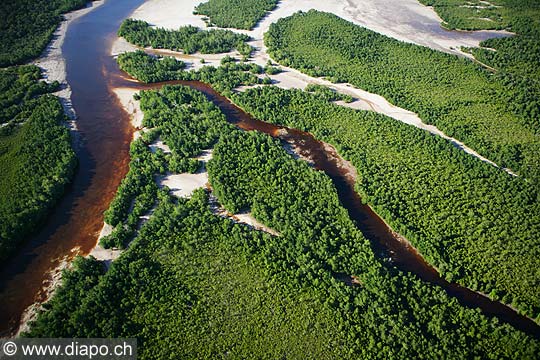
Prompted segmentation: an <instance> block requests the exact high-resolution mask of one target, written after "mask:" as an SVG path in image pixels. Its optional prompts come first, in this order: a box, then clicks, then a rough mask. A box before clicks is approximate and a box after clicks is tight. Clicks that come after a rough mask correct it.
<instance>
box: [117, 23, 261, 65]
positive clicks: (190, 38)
mask: <svg viewBox="0 0 540 360" xmlns="http://www.w3.org/2000/svg"><path fill="white" fill-rule="evenodd" d="M118 36H122V37H124V38H125V39H126V40H127V41H129V42H130V43H133V44H135V45H138V46H142V47H147V46H151V47H153V48H154V49H169V50H174V51H183V52H184V53H186V54H192V53H195V52H201V53H203V54H219V53H226V52H230V51H232V50H234V49H237V50H238V51H239V52H240V53H241V54H243V55H245V56H249V54H250V53H251V50H252V48H251V46H249V45H248V44H246V41H248V40H249V36H247V35H243V34H237V33H234V32H232V31H229V30H221V29H211V30H201V29H199V28H197V27H195V26H183V27H181V28H179V29H177V30H166V29H162V28H153V27H151V26H150V24H148V23H147V22H145V21H142V20H133V19H126V20H125V21H124V22H123V23H122V25H121V26H120V29H119V30H118Z"/></svg>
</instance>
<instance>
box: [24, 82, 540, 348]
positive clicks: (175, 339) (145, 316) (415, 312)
mask: <svg viewBox="0 0 540 360" xmlns="http://www.w3.org/2000/svg"><path fill="white" fill-rule="evenodd" d="M309 96H311V97H313V98H314V99H318V100H317V101H322V102H325V103H326V100H324V99H323V98H322V97H319V96H316V95H309ZM142 98H143V99H145V100H144V101H145V102H147V104H146V106H148V107H147V108H146V110H145V116H146V115H149V116H150V118H149V119H151V120H149V121H150V122H149V123H147V125H148V126H150V125H151V124H153V125H155V126H161V129H162V133H161V134H162V135H164V136H165V134H168V138H167V142H168V143H170V144H173V145H172V146H173V147H174V148H175V149H176V150H175V151H178V150H179V149H181V148H182V147H183V146H184V145H183V144H184V142H183V141H182V139H186V142H187V144H190V145H186V146H187V147H186V148H184V149H185V150H186V151H187V152H186V153H185V155H183V156H192V154H193V152H191V151H196V147H197V146H199V147H205V146H208V141H213V140H214V139H215V140H216V141H217V142H216V144H215V147H214V157H213V159H212V160H211V163H210V164H209V171H210V177H211V183H212V185H213V186H214V189H215V194H216V195H217V196H218V198H219V200H220V201H221V202H223V203H224V204H225V205H226V207H227V208H229V209H231V210H234V209H235V208H239V207H249V208H250V209H251V211H252V212H253V214H254V215H255V216H256V217H257V218H258V219H259V220H260V221H262V222H264V223H266V224H267V225H270V226H272V227H274V228H275V229H276V230H278V231H279V232H280V236H271V235H268V234H266V233H261V232H259V231H255V230H252V229H250V228H249V227H247V226H245V225H240V224H235V223H233V222H232V221H231V220H230V219H226V218H221V217H219V216H217V215H214V214H213V213H212V212H211V210H210V206H209V199H208V194H207V192H206V191H204V190H203V189H201V190H199V191H197V192H196V193H195V194H194V195H193V197H192V198H191V199H190V200H186V199H173V198H172V197H171V196H169V195H167V194H166V193H164V192H158V196H157V201H158V206H157V208H156V210H155V212H154V214H153V215H152V217H151V218H150V220H149V221H148V222H147V223H146V224H145V225H144V226H143V228H142V229H141V230H140V232H139V234H138V235H137V237H136V239H135V240H134V242H133V243H132V245H131V246H130V248H129V249H128V250H126V252H125V253H124V254H122V256H121V257H120V258H119V259H118V260H116V261H115V262H113V264H112V266H111V268H110V269H109V271H108V272H107V273H106V274H105V275H101V274H102V273H101V271H100V269H99V267H97V266H96V265H95V264H94V261H93V260H92V259H90V260H87V261H86V262H82V263H80V264H77V266H76V268H75V270H74V273H72V274H68V275H67V276H66V280H65V283H64V285H63V287H62V289H61V290H59V291H58V293H57V295H56V296H55V298H53V300H52V301H51V302H50V304H49V305H48V306H47V307H46V312H44V313H42V314H41V315H40V317H39V318H38V320H37V321H36V322H35V323H34V324H33V326H32V328H31V330H30V332H29V333H28V334H27V335H30V336H41V337H50V336H62V337H73V336H77V337H79V336H81V337H136V338H137V339H138V345H139V349H138V353H139V356H140V357H141V358H143V359H161V358H170V357H171V356H173V357H175V358H215V357H219V356H222V355H223V354H227V356H230V357H233V358H253V357H256V358H269V359H275V358H282V357H286V358H306V357H312V358H317V359H326V358H328V359H330V358H340V359H341V358H344V359H348V358H350V359H358V358H381V359H382V358H385V359H386V358H403V359H410V358H433V357H434V356H436V357H441V358H442V357H444V358H456V359H458V358H474V357H482V358H493V359H495V358H499V359H500V358H515V357H518V358H531V359H532V358H534V356H535V354H536V353H537V352H538V346H539V344H538V342H537V341H536V340H533V339H531V338H530V337H527V336H526V335H524V334H523V333H520V332H517V331H515V330H514V329H512V328H511V327H509V326H508V325H501V324H499V323H498V322H497V321H495V320H489V319H487V318H486V317H484V316H483V315H481V314H480V313H479V312H478V311H476V310H470V309H466V308H464V307H462V306H461V305H459V303H458V302H457V301H456V300H455V299H452V298H449V297H448V296H447V295H446V293H445V292H444V291H442V290H441V289H439V288H437V287H436V286H432V285H429V284H426V283H424V282H422V281H420V280H418V279H417V278H416V277H414V276H412V275H410V274H405V273H401V272H399V271H397V270H395V269H393V268H392V267H387V265H386V264H384V263H381V262H380V261H379V260H377V259H376V258H375V256H374V254H373V252H372V250H371V247H370V244H369V242H368V241H367V240H366V239H365V238H364V237H363V235H362V234H361V232H360V231H359V230H358V229H357V228H356V226H355V224H354V223H353V222H352V221H351V220H350V218H349V217H348V214H347V211H346V210H345V209H344V208H343V207H341V205H340V203H339V200H338V197H337V193H336V190H335V188H334V186H333V184H332V182H331V180H330V179H329V178H328V177H327V176H326V175H325V174H324V173H322V172H318V171H316V170H314V169H312V168H311V167H310V166H309V165H308V164H307V163H305V162H303V161H299V160H295V159H293V158H292V157H291V156H290V155H289V154H287V153H286V152H285V150H284V149H283V148H282V146H281V144H280V143H279V141H276V140H273V139H271V138H269V137H268V136H266V135H262V134H259V133H255V132H242V131H240V130H236V129H233V128H232V127H231V126H230V125H228V124H227V123H226V122H225V120H224V116H223V115H222V114H220V112H219V111H217V109H216V108H215V107H214V106H213V105H212V104H211V103H210V102H209V101H208V100H206V99H205V97H204V96H203V95H202V94H200V93H197V92H196V91H193V90H191V89H189V88H187V87H178V86H177V87H167V88H165V89H163V90H161V91H156V92H144V93H143V94H142ZM150 104H152V105H155V106H151V107H150V106H149V105H150ZM151 109H153V110H151ZM176 113H178V114H176ZM173 114H174V117H173V118H172V116H173ZM180 119H182V120H180ZM180 123H182V124H183V125H180ZM206 126H209V127H210V128H209V129H210V131H208V134H215V137H214V138H212V139H209V138H204V137H202V138H199V137H198V136H189V135H187V133H185V132H184V131H183V130H184V129H185V130H187V129H201V128H204V127H206ZM177 127H179V129H180V130H179V131H176V130H175V129H177ZM217 128H221V129H222V130H221V131H220V132H219V134H216V133H215V132H214V131H213V130H212V129H217ZM166 129H170V130H166ZM168 131H171V132H170V133H168ZM194 131H195V133H197V131H198V130H194ZM154 136H155V135H154ZM154 136H151V137H150V138H147V140H149V139H151V138H153V137H154ZM199 139H200V141H199ZM175 142H176V145H174V143H175ZM192 147H193V150H188V149H191V148H192ZM171 150H172V149H171ZM177 154H178V155H180V156H182V155H181V154H183V152H182V151H179V152H178V153H177ZM186 158H189V157H186ZM138 159H139V158H138V157H137V158H132V162H139V160H138ZM340 274H341V275H340ZM350 275H356V276H357V278H358V279H359V282H360V285H357V286H350V285H347V283H346V282H344V281H343V280H342V279H343V278H344V277H345V278H346V277H348V276H350ZM85 276H86V277H88V280H87V282H82V281H80V279H82V278H83V277H85ZM59 319H62V321H59ZM74 324H76V326H73V325H74Z"/></svg>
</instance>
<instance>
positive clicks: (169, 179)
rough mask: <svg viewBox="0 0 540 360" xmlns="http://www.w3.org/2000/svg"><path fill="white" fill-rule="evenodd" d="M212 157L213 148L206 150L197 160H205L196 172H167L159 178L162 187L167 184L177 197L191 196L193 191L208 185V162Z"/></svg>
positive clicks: (171, 192) (172, 193)
mask: <svg viewBox="0 0 540 360" xmlns="http://www.w3.org/2000/svg"><path fill="white" fill-rule="evenodd" d="M211 158H212V149H207V150H204V151H203V152H202V153H201V154H200V155H199V156H197V157H196V159H197V160H199V161H202V162H203V167H202V169H200V170H199V171H198V172H197V173H195V174H189V173H183V174H170V173H169V174H167V175H165V176H163V177H160V178H159V179H158V185H159V186H160V187H163V186H167V187H168V188H169V189H170V194H171V195H174V196H176V197H183V198H189V197H191V195H192V194H193V192H194V191H195V190H197V189H199V188H204V187H207V186H208V171H206V163H207V162H208V161H209V160H210V159H211Z"/></svg>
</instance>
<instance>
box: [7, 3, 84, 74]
mask: <svg viewBox="0 0 540 360" xmlns="http://www.w3.org/2000/svg"><path fill="white" fill-rule="evenodd" d="M87 2H88V0H5V1H1V2H0V17H1V18H2V24H1V25H0V28H1V31H0V67H4V66H9V65H15V64H21V63H23V62H24V61H26V60H29V59H32V58H35V57H37V56H39V54H41V52H42V51H43V49H45V47H46V46H47V44H48V43H49V41H50V40H51V38H52V35H53V33H54V31H55V30H56V27H57V26H58V24H60V21H62V14H63V13H66V12H68V11H71V10H75V9H78V8H81V7H83V6H84V5H85V4H86V3H87Z"/></svg>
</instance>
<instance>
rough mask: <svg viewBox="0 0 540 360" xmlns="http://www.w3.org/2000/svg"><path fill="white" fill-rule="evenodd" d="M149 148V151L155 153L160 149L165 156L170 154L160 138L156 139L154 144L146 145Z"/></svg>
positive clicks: (169, 150)
mask: <svg viewBox="0 0 540 360" xmlns="http://www.w3.org/2000/svg"><path fill="white" fill-rule="evenodd" d="M148 147H149V148H150V151H151V152H153V153H155V152H156V151H157V150H158V149H161V150H162V151H163V152H164V153H165V154H170V153H171V149H170V148H169V145H167V144H165V143H164V142H163V140H161V138H158V139H157V140H156V141H155V142H153V143H152V144H150V145H148Z"/></svg>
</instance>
